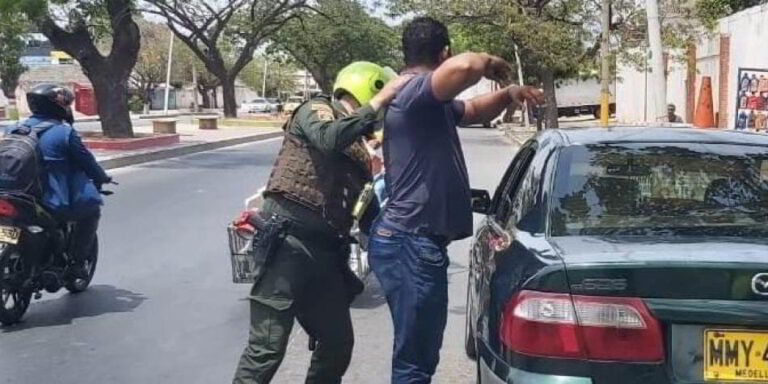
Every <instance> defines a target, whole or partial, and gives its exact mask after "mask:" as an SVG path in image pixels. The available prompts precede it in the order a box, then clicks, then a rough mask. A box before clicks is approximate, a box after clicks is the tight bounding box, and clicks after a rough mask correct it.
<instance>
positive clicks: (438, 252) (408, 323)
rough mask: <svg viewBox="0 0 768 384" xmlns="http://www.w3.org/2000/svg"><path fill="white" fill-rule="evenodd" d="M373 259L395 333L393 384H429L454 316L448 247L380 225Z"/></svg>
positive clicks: (373, 238)
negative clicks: (450, 307) (449, 318)
mask: <svg viewBox="0 0 768 384" xmlns="http://www.w3.org/2000/svg"><path fill="white" fill-rule="evenodd" d="M368 258H369V262H370V264H371V269H372V270H373V273H374V274H375V275H376V277H377V278H378V279H379V282H380V283H381V287H382V289H383V290H384V293H385V294H386V296H387V303H388V304H389V310H390V313H391V314H392V322H393V323H394V328H395V342H394V351H393V356H392V383H393V384H421V383H429V382H431V380H432V375H433V374H434V373H435V369H436V368H437V364H438V362H439V361H440V347H441V346H442V344H443V331H444V330H445V323H446V320H447V316H448V264H449V260H448V254H447V251H446V248H445V246H444V245H437V244H435V242H434V241H432V240H431V239H429V238H427V237H423V236H418V235H415V234H411V233H407V232H402V231H398V230H396V229H394V228H392V227H391V226H388V225H386V224H383V223H381V222H379V223H377V224H376V225H374V228H373V231H372V236H371V238H370V242H369V250H368Z"/></svg>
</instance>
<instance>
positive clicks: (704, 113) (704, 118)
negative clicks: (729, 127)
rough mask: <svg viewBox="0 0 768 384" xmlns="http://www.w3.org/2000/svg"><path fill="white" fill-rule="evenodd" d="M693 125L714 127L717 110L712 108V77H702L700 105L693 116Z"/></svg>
mask: <svg viewBox="0 0 768 384" xmlns="http://www.w3.org/2000/svg"><path fill="white" fill-rule="evenodd" d="M693 125H694V126H695V127H698V128H714V127H715V112H714V110H713V109H712V78H711V77H709V76H704V77H702V78H701V90H700V91H699V105H698V106H697V107H696V114H695V115H694V116H693Z"/></svg>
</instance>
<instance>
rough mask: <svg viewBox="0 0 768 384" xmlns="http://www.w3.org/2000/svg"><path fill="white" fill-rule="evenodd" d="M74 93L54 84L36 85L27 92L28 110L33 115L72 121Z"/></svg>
mask: <svg viewBox="0 0 768 384" xmlns="http://www.w3.org/2000/svg"><path fill="white" fill-rule="evenodd" d="M74 100H75V95H74V94H72V91H70V90H69V89H67V88H64V87H62V86H59V85H56V84H40V85H36V86H35V87H34V88H32V89H31V90H30V91H29V92H27V104H28V105H29V110H30V111H32V113H33V114H35V115H40V116H43V117H47V118H52V119H57V120H64V121H67V122H69V123H70V124H71V123H72V120H73V118H72V108H71V106H72V102H73V101H74Z"/></svg>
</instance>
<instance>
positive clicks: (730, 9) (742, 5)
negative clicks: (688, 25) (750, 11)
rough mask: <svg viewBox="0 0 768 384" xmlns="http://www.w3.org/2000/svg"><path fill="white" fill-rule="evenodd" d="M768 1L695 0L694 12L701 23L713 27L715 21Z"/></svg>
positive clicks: (715, 23)
mask: <svg viewBox="0 0 768 384" xmlns="http://www.w3.org/2000/svg"><path fill="white" fill-rule="evenodd" d="M765 3H768V1H767V0H697V1H696V3H695V5H694V14H695V15H696V17H697V18H698V19H699V20H700V21H701V22H702V24H703V25H704V26H705V27H707V28H709V29H713V28H714V27H715V26H716V25H717V21H718V20H719V19H720V18H723V17H725V16H728V15H732V14H734V13H736V12H740V11H743V10H745V9H747V8H751V7H754V6H756V5H760V4H765Z"/></svg>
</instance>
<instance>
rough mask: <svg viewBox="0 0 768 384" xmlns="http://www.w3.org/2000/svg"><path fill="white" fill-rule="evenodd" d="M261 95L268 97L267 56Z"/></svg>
mask: <svg viewBox="0 0 768 384" xmlns="http://www.w3.org/2000/svg"><path fill="white" fill-rule="evenodd" d="M261 97H267V57H266V56H265V57H264V82H263V83H262V84H261Z"/></svg>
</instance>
